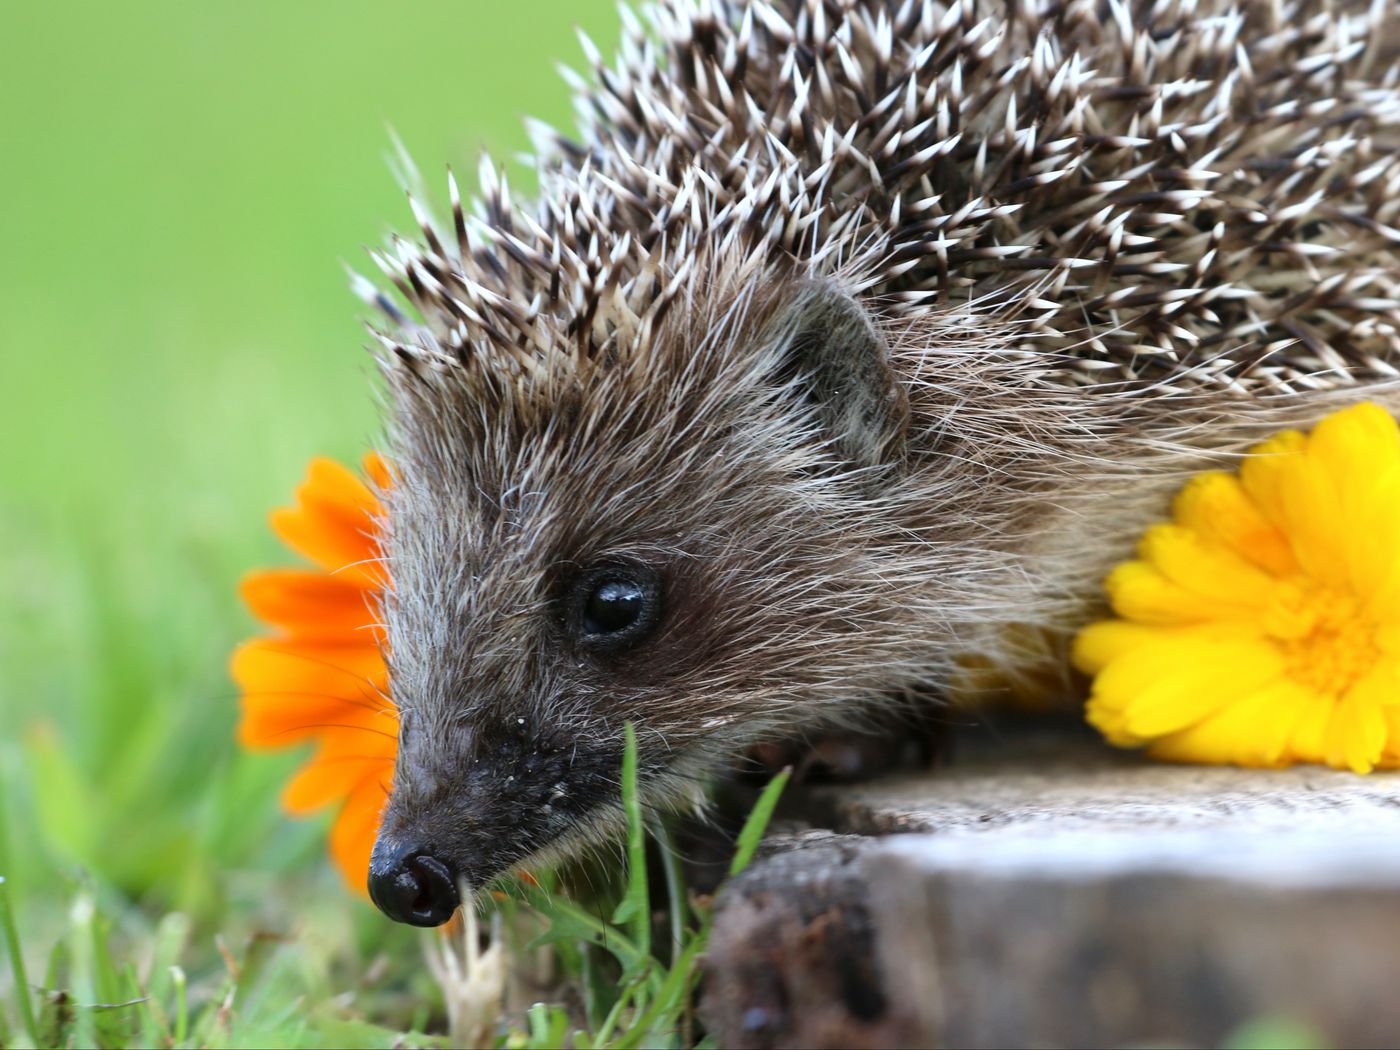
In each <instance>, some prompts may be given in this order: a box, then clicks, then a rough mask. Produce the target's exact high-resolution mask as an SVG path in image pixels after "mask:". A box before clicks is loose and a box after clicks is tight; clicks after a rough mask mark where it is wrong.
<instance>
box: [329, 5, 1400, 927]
mask: <svg viewBox="0 0 1400 1050" xmlns="http://www.w3.org/2000/svg"><path fill="white" fill-rule="evenodd" d="M1398 14H1400V10H1397V7H1396V5H1395V4H1394V3H1392V2H1389V0H1267V2H1260V3H1231V2H1229V0H1006V2H1004V3H998V2H995V0H954V2H951V3H941V2H932V0H930V2H916V0H900V2H895V0H889V2H881V0H666V2H663V3H660V4H659V5H657V6H654V7H652V8H650V9H648V10H646V11H645V12H643V13H642V14H640V15H639V14H635V13H633V12H631V11H630V10H628V9H626V8H624V10H623V19H624V23H625V25H624V33H623V37H622V41H621V44H620V47H619V55H618V58H617V59H616V61H615V62H612V63H609V62H606V61H605V60H604V59H603V57H602V56H601V55H600V54H599V53H598V51H597V49H596V48H594V47H593V46H592V45H591V44H589V43H588V42H587V41H586V40H585V42H584V47H585V51H586V53H587V60H588V63H589V65H590V66H591V67H592V68H591V74H589V75H587V76H580V75H577V74H574V73H570V72H568V71H566V77H567V78H568V79H569V80H570V81H571V82H572V87H573V91H574V94H575V98H576V109H577V114H578V129H577V133H570V134H568V135H566V134H564V133H560V132H556V131H554V130H552V129H550V128H548V127H545V126H542V125H531V131H532V139H533V142H534V148H535V160H534V163H535V165H536V167H537V170H538V176H539V192H538V198H537V200H535V201H534V202H533V203H524V202H521V201H518V200H517V199H516V198H515V197H514V196H513V195H512V194H511V192H510V189H509V187H508V185H507V179H506V176H505V175H504V174H503V173H502V171H501V170H499V169H498V168H497V167H495V166H494V165H493V164H492V163H491V162H490V161H489V160H488V161H486V162H484V164H483V166H482V169H481V173H480V190H479V194H478V196H477V197H476V198H475V199H474V200H472V201H470V202H469V203H468V205H467V206H466V207H464V206H463V203H462V200H461V196H460V194H459V193H458V190H457V186H456V184H455V182H453V181H452V180H451V176H450V174H449V186H448V191H449V199H450V207H451V218H450V221H449V220H444V221H439V220H438V219H436V218H434V216H433V215H432V213H431V211H430V208H429V206H428V205H427V203H426V202H425V200H424V198H423V196H422V195H421V194H412V193H411V194H410V196H411V199H412V206H413V210H414V212H415V215H416V218H417V220H418V224H419V226H421V237H418V238H417V240H416V243H411V242H409V241H405V240H398V241H395V242H394V244H393V246H392V248H390V249H388V250H385V251H382V252H377V253H374V257H375V260H376V262H377V263H378V265H379V267H380V268H381V269H382V271H383V273H384V274H385V275H387V283H384V284H383V287H382V288H381V287H380V286H379V285H376V284H374V283H371V282H370V281H367V280H365V279H364V278H356V286H357V289H358V291H359V292H360V294H361V295H362V296H363V298H365V299H366V300H368V301H369V302H370V303H371V304H373V306H374V307H375V308H376V310H377V311H378V313H379V315H380V319H379V320H378V321H375V322H372V323H371V331H372V332H373V334H374V340H375V346H374V350H375V353H376V355H377V358H378V360H379V363H380V365H381V368H382V373H383V377H384V386H385V390H386V395H385V396H386V401H387V414H388V417H389V422H388V435H387V441H388V446H387V447H388V449H389V455H390V457H391V460H392V463H393V464H394V472H395V473H394V478H393V482H392V485H391V486H390V488H389V490H388V491H386V492H385V493H384V494H383V495H384V499H385V501H386V507H387V509H386V512H385V514H386V517H385V520H384V521H383V523H382V528H383V533H384V538H383V549H384V554H385V557H386V558H387V563H388V565H389V570H390V574H391V577H392V581H393V583H392V588H391V590H390V591H389V593H387V594H386V595H385V598H384V608H383V619H384V621H385V629H386V636H387V639H388V642H387V647H388V654H389V664H390V681H391V691H392V698H393V700H394V703H395V704H396V706H397V708H398V711H399V747H398V757H397V764H396V767H395V772H394V778H393V785H392V792H391V794H390V796H389V798H388V801H387V803H386V806H385V809H384V812H383V814H382V825H381V829H380V832H379V837H378V840H377V843H376V846H375V849H374V854H373V859H372V862H371V872H370V880H369V885H370V891H371V896H372V897H373V899H374V901H375V902H376V903H377V905H378V906H379V907H380V908H381V909H382V910H383V911H384V912H385V913H386V914H388V915H389V916H390V917H392V918H394V919H397V920H400V921H403V922H408V923H412V924H416V925H435V924H439V923H442V922H444V921H446V920H447V919H448V918H449V917H450V915H451V914H452V912H453V910H454V909H455V908H456V907H457V905H458V904H459V898H460V891H459V886H473V887H474V886H479V885H481V884H482V883H484V882H486V881H488V880H490V879H492V878H493V877H496V876H498V875H500V874H501V873H504V872H507V871H509V870H512V869H515V868H518V867H519V866H521V865H527V866H533V865H539V864H544V863H549V862H551V861H553V860H555V859H558V858H561V857H567V856H571V855H573V854H576V853H578V852H579V851H580V850H582V849H585V848H586V847H589V846H591V845H594V844H597V843H599V842H605V841H607V840H608V838H609V836H612V835H614V834H615V833H616V831H617V829H618V828H619V826H620V825H621V822H622V819H623V818H622V809H621V806H620V802H619V779H618V770H619V768H620V764H621V761H622V752H623V740H624V727H625V725H626V724H627V723H629V722H630V723H631V724H632V725H633V726H634V727H635V732H636V735H637V740H638V744H637V756H638V777H639V784H640V793H641V795H642V798H643V801H644V802H645V804H646V805H648V806H649V807H653V808H655V809H658V810H665V809H668V808H670V809H682V808H688V807H691V806H694V805H697V804H698V803H699V800H700V799H701V798H702V796H703V792H704V785H705V782H706V778H707V777H709V776H711V775H712V774H713V772H714V771H715V770H717V769H719V768H721V767H723V766H724V764H725V763H726V762H729V761H731V760H732V759H733V757H734V756H735V755H737V754H740V753H742V752H744V751H745V749H749V748H752V747H754V746H755V745H759V744H762V743H764V742H766V741H774V740H778V739H791V738H793V737H794V736H799V737H800V736H802V735H808V736H810V735H811V734H814V733H821V732H830V731H833V730H839V729H841V728H842V727H854V726H860V725H862V724H864V723H865V722H866V721H867V720H868V719H870V718H872V717H876V716H877V715H879V714H880V713H882V712H888V711H891V710H893V709H894V707H895V705H900V704H909V703H911V702H914V703H932V702H937V698H938V697H939V695H940V694H941V693H942V692H944V691H946V689H947V687H948V683H949V681H950V679H951V677H952V676H953V675H955V673H956V671H957V668H958V661H959V658H960V654H967V653H976V654H979V659H982V660H986V661H990V662H991V664H992V665H994V666H997V667H1003V668H1005V669H1006V670H1007V672H1008V673H1010V674H1025V675H1031V674H1034V675H1042V676H1044V675H1050V676H1052V677H1054V678H1055V680H1062V681H1064V683H1065V688H1066V689H1067V690H1069V689H1072V688H1073V682H1072V679H1071V678H1070V676H1069V672H1068V671H1067V670H1066V668H1067V658H1066V649H1067V640H1068V639H1069V638H1070V637H1071V636H1072V633H1073V632H1074V630H1075V629H1076V628H1077V627H1078V626H1081V625H1082V624H1084V623H1085V622H1086V621H1087V620H1088V619H1089V618H1091V617H1092V616H1093V615H1094V613H1095V607H1096V603H1097V602H1098V601H1099V600H1100V599H1099V598H1098V597H1097V595H1098V593H1099V586H1098V585H1099V581H1100V580H1101V578H1102V576H1103V574H1104V573H1105V571H1106V570H1107V568H1108V567H1109V566H1110V565H1111V564H1112V563H1113V562H1115V561H1117V560H1119V559H1121V558H1122V557H1124V556H1125V555H1126V554H1127V552H1129V551H1130V550H1131V548H1132V545H1133V542H1134V539H1135V537H1136V535H1137V534H1138V533H1139V532H1140V531H1141V529H1142V528H1143V527H1145V525H1147V524H1148V523H1149V522H1151V521H1152V520H1154V519H1156V518H1159V517H1161V516H1162V515H1163V513H1164V508H1165V507H1166V505H1167V502H1168V500H1169V496H1170V494H1171V492H1172V491H1173V490H1174V489H1175V488H1176V487H1178V486H1179V485H1180V483H1181V481H1182V480H1183V478H1184V477H1185V476H1187V475H1188V474H1190V473H1193V472H1196V471H1198V470H1201V469H1204V468H1207V467H1210V466H1219V465H1221V464H1222V463H1227V462H1228V461H1229V460H1230V459H1231V458H1232V457H1236V456H1239V455H1240V454H1242V453H1243V452H1244V450H1246V449H1247V448H1248V447H1249V446H1250V445H1251V444H1253V443H1254V442H1256V441H1258V440H1260V439H1261V438H1262V437H1264V436H1266V435H1268V434H1271V433H1273V432H1274V431H1276V430H1278V429H1279V428H1281V427H1284V426H1292V425H1300V424H1301V425H1305V424H1306V423H1308V422H1310V421H1313V420H1315V419H1316V418H1317V417H1318V416H1319V415H1320V414H1321V413H1322V412H1324V411H1325V410H1328V409H1329V408H1330V407H1331V406H1333V405H1334V404H1339V403H1341V402H1344V401H1348V400H1357V399H1360V398H1368V399H1372V400H1375V401H1378V402H1379V403H1381V404H1382V405H1385V406H1394V407H1396V408H1400V383H1398V382H1397V378H1398V377H1400V254H1397V252H1400V221H1397V220H1400V149H1397V146H1400V68H1397V56H1400V31H1397V29H1396V25H1397V22H1400V19H1397V18H1396V17H1395V16H1396V15H1398ZM389 285H392V287H389ZM1031 636H1033V637H1036V638H1044V639H1047V640H1048V641H1047V642H1046V643H1045V644H1043V645H1040V644H1036V645H1027V644H1025V643H1024V639H1025V638H1027V637H1031ZM910 698H916V699H915V700H913V701H911V699H910ZM917 698H923V699H917ZM930 698H931V699H930Z"/></svg>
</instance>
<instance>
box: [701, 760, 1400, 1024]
mask: <svg viewBox="0 0 1400 1050" xmlns="http://www.w3.org/2000/svg"><path fill="white" fill-rule="evenodd" d="M794 801H796V803H797V805H798V809H799V811H801V812H803V813H804V814H805V816H806V817H807V819H809V820H810V821H812V822H813V823H815V824H816V825H818V826H825V828H826V829H829V830H826V831H824V832H821V831H819V832H808V833H806V834H796V835H788V836H787V837H785V838H780V839H778V840H776V841H775V842H774V843H773V844H772V847H771V848H772V849H773V850H774V852H773V853H772V854H771V855H770V856H769V857H767V858H766V859H764V860H762V861H760V862H758V863H757V864H755V865H754V866H753V867H752V868H751V869H750V870H749V871H748V872H747V873H745V875H744V876H743V877H742V878H740V879H738V880H735V882H734V883H733V884H732V885H731V886H730V887H728V888H727V889H726V891H725V892H724V893H723V894H722V895H721V899H720V901H719V904H718V909H719V910H718V919H717V925H716V931H715V940H714V942H713V945H712V951H711V954H710V962H709V966H708V972H709V974H710V977H709V980H708V983H707V988H706V993H705V997H704V1001H703V1004H702V1012H703V1016H704V1017H705V1019H706V1021H707V1023H708V1024H709V1025H710V1028H711V1031H712V1032H714V1034H715V1035H716V1037H717V1039H718V1041H719V1043H720V1044H721V1045H724V1046H852V1045H861V1046H893V1045H920V1046H923V1045H937V1046H1018V1045H1020V1046H1023V1045H1039V1046H1114V1045H1124V1044H1132V1043H1138V1044H1141V1043H1147V1042H1158V1043H1160V1042H1171V1043H1175V1044H1177V1045H1188V1046H1215V1045H1219V1044H1220V1043H1221V1041H1222V1040H1223V1039H1225V1038H1227V1037H1228V1036H1229V1034H1230V1033H1231V1032H1232V1031H1234V1030H1236V1029H1237V1028H1238V1027H1239V1026H1241V1025H1243V1024H1245V1023H1248V1022H1252V1021H1258V1020H1261V1019H1272V1020H1285V1019H1286V1020H1292V1021H1296V1022H1299V1023H1301V1024H1303V1025H1306V1026H1308V1027H1310V1028H1312V1029H1313V1030H1314V1031H1316V1032H1317V1033H1318V1034H1319V1036H1320V1037H1321V1038H1322V1039H1324V1040H1325V1041H1326V1042H1328V1043H1330V1044H1333V1045H1347V1046H1352V1045H1355V1046H1389V1045H1395V1044H1396V1043H1397V1041H1400V775H1396V774H1375V775H1372V776H1369V777H1357V776H1354V775H1351V774H1348V773H1339V772H1335V771H1330V770H1322V769H1315V768H1306V769H1294V770H1282V771H1255V770H1235V769H1216V768H1201V767H1187V766H1167V765H1158V764H1151V763H1148V762H1146V761H1145V760H1143V759H1141V758H1139V757H1137V756H1132V755H1124V754H1121V753H1117V752H1112V751H1109V750H1108V749H1106V748H1103V747H1101V746H1099V745H1097V744H1095V743H1093V742H1090V741H1086V740H1085V739H1084V738H1082V737H1079V736H1074V735H1071V736H1068V737H1065V736H1049V737H1043V736H1033V737H1030V738H1026V739H1020V740H1015V741H1008V742H999V743H995V744H990V742H988V746H983V744H982V743H975V745H974V746H973V747H971V748H967V749H964V751H963V752H962V753H961V754H960V756H959V758H958V760H957V761H955V762H954V763H953V764H952V765H951V766H950V767H949V768H946V769H943V770H939V771H937V772H933V773H926V774H919V775H905V776H899V777H894V778H890V779H887V780H882V781H877V782H873V783H870V784H866V785H858V786H851V787H844V788H831V787H827V788H820V789H814V790H810V791H807V792H804V793H800V794H799V796H798V797H797V798H796V799H795V800H794Z"/></svg>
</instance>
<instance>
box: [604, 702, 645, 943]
mask: <svg viewBox="0 0 1400 1050" xmlns="http://www.w3.org/2000/svg"><path fill="white" fill-rule="evenodd" d="M624 732H625V733H626V735H627V736H626V747H625V748H624V750H623V752H622V811H623V813H624V814H626V816H627V893H626V895H625V896H624V897H623V898H622V903H621V904H619V905H618V907H617V911H616V912H614V913H613V922H617V923H625V924H626V925H627V926H628V928H629V929H630V930H631V931H632V943H633V944H634V945H636V947H637V953H638V955H640V956H641V957H642V960H646V959H647V958H649V957H650V955H651V897H650V893H649V891H648V887H647V853H646V849H647V847H646V825H645V823H644V822H643V820H642V802H641V798H640V797H639V795H638V792H637V730H636V728H635V727H634V726H633V725H632V723H631V722H628V723H627V724H626V725H625V726H624Z"/></svg>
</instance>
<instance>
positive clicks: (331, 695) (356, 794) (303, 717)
mask: <svg viewBox="0 0 1400 1050" xmlns="http://www.w3.org/2000/svg"><path fill="white" fill-rule="evenodd" d="M364 470H365V473H366V474H367V475H369V477H370V479H371V480H372V481H373V482H374V483H375V485H377V486H378V487H379V488H381V489H383V488H384V487H386V486H387V485H388V484H389V472H388V469H387V468H386V467H385V464H384V462H383V461H382V460H381V459H380V458H379V456H378V455H376V454H375V453H373V452H371V453H370V454H368V455H367V456H365V459H364ZM379 511H380V504H379V499H378V497H377V496H376V495H375V493H374V491H373V490H372V489H371V488H370V487H369V486H367V485H366V484H365V483H364V482H362V481H361V480H360V479H359V478H357V477H356V476H355V475H354V474H353V473H352V472H351V471H350V470H348V469H346V468H345V467H344V466H342V465H341V464H339V463H337V462H335V461H334V460H330V459H316V460H313V461H312V463H311V466H310V468H309V470H308V471H307V477H306V481H305V482H304V483H303V484H302V485H301V487H300V488H298V489H297V493H296V505H295V506H293V507H286V508H283V509H281V510H277V511H273V513H272V515H271V518H270V520H271V522H272V527H273V530H274V531H275V532H276V533H277V535H278V536H280V537H281V538H282V540H283V542H285V543H286V544H287V545H288V546H289V547H291V548H292V549H293V550H295V551H296V552H297V553H299V554H301V555H303V556H305V557H306V558H308V559H310V560H311V561H312V562H314V563H315V566H316V567H315V568H311V569H265V570H262V571H260V572H252V573H249V574H248V575H247V576H246V577H245V578H244V580H243V583H242V585H241V587H240V592H241V593H242V595H243V600H244V601H246V602H247V603H248V607H249V608H250V609H251V610H252V612H253V615H254V616H256V617H257V618H258V619H259V620H261V621H263V622H264V623H266V624H268V625H269V626H271V627H272V628H273V632H272V633H271V634H270V635H267V636H264V637H261V638H254V639H252V640H251V641H247V642H244V643H243V644H242V645H240V646H239V647H238V648H237V649H236V650H235V651H234V654H233V661H232V673H233V679H234V681H235V682H237V683H238V687H239V689H240V690H241V691H242V697H241V703H242V709H243V717H242V720H241V721H240V722H239V725H238V739H239V742H240V743H241V744H243V745H244V746H245V747H249V748H277V747H287V746H288V745H291V744H296V743H301V742H303V741H313V742H315V744H316V751H315V753H314V754H313V755H312V757H311V758H310V760H309V761H308V762H307V763H306V764H305V765H304V766H302V767H301V769H300V770H299V771H298V772H297V774H296V775H295V776H294V777H293V778H292V779H291V780H290V781H289V782H288V783H287V786H286V788H285V789H284V791H283V793H282V804H283V806H284V807H286V809H287V811H288V812H290V813H293V814H297V815H300V814H305V813H309V812H311V811H313V810H316V809H320V808H322V807H324V806H328V805H331V804H338V805H339V807H340V808H339V812H338V814H337V815H336V819H335V823H334V825H333V826H332V828H331V841H330V850H331V856H332V857H333V858H334V859H335V862H336V864H337V865H339V867H340V870H341V872H342V873H343V874H344V876H345V878H346V880H347V881H348V882H349V883H350V884H351V885H352V886H354V887H355V888H356V889H358V890H360V891H361V892H364V891H365V885H366V879H367V876H368V873H369V854H370V850H371V849H372V848H373V846H374V837H375V834H376V833H377V832H378V830H379V818H380V812H381V810H382V809H383V806H384V799H385V797H386V796H387V795H388V792H389V786H390V783H391V782H392V778H393V773H394V753H395V749H396V747H397V734H398V712H397V711H396V709H395V708H394V705H393V702H392V701H391V700H390V699H389V696H388V669H387V667H386V666H385V663H384V656H383V651H382V646H383V643H384V638H383V635H382V632H381V630H380V628H379V626H378V620H379V612H378V606H379V595H380V593H381V592H382V591H383V589H384V587H385V586H386V583H387V580H386V576H385V573H384V568H383V565H382V563H381V562H380V560H379V544H378V541H377V539H376V531H377V528H378V525H377V521H378V515H379Z"/></svg>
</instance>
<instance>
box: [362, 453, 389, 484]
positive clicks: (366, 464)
mask: <svg viewBox="0 0 1400 1050" xmlns="http://www.w3.org/2000/svg"><path fill="white" fill-rule="evenodd" d="M361 468H362V469H363V470H364V472H365V477H367V478H369V479H370V481H372V482H374V486H375V488H377V489H379V491H381V492H383V491H384V490H385V489H387V488H389V487H390V486H391V485H392V484H393V483H394V478H393V474H392V472H391V471H390V470H389V464H388V463H387V462H386V461H385V459H384V457H383V456H381V455H380V454H379V453H378V452H375V451H373V450H371V451H369V452H366V453H365V458H364V459H363V460H362V461H361Z"/></svg>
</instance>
